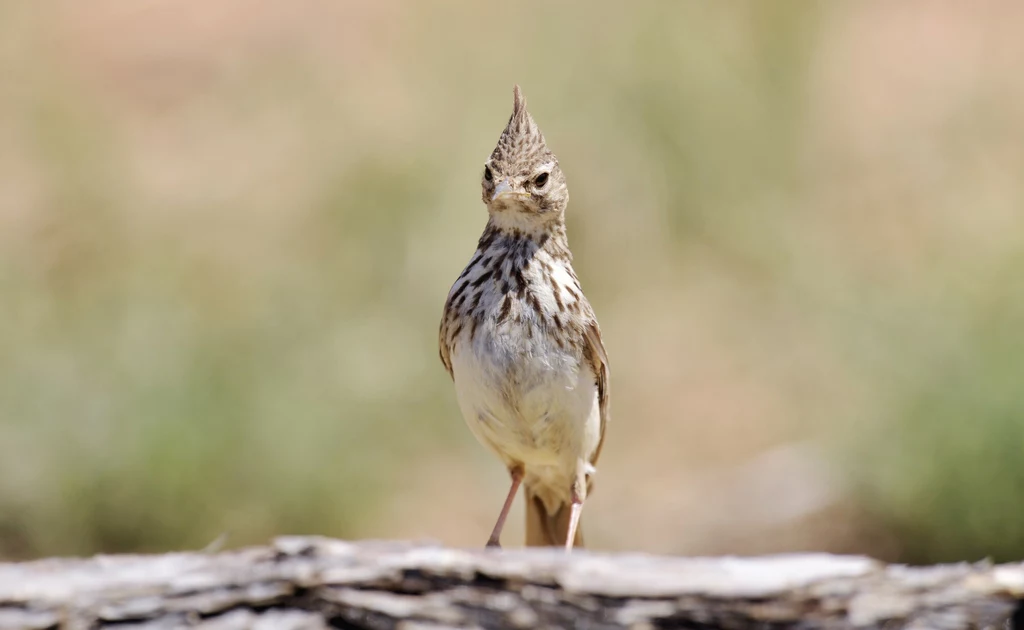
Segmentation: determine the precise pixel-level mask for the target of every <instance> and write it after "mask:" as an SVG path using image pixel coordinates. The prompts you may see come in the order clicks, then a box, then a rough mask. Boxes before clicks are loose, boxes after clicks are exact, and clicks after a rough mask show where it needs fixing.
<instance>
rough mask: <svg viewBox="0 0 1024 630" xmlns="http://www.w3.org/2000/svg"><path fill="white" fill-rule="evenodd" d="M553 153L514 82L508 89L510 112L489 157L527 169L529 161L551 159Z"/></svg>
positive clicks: (520, 90)
mask: <svg viewBox="0 0 1024 630" xmlns="http://www.w3.org/2000/svg"><path fill="white" fill-rule="evenodd" d="M554 159H555V157H554V155H553V154H552V153H551V151H550V150H549V149H548V147H547V144H546V143H545V142H544V134H543V133H541V131H540V127H538V126H537V123H536V122H534V120H533V116H531V115H530V112H528V111H527V110H526V97H525V96H523V91H522V89H520V87H519V86H518V85H516V86H515V88H514V89H513V90H512V116H511V117H509V119H508V124H507V125H506V126H505V130H504V131H502V132H501V137H500V138H498V146H496V147H494V152H493V153H491V160H492V161H494V162H499V163H502V164H505V165H513V164H514V165H516V166H518V167H519V168H520V169H523V170H528V169H529V168H530V166H531V165H535V164H538V163H542V162H546V161H552V160H554Z"/></svg>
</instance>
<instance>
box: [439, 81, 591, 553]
mask: <svg viewBox="0 0 1024 630" xmlns="http://www.w3.org/2000/svg"><path fill="white" fill-rule="evenodd" d="M514 96H515V98H514V104H513V112H512V116H511V118H510V119H509V122H508V124H507V126H506V127H505V130H504V131H503V132H502V134H501V137H500V138H499V140H498V144H497V146H496V147H495V149H494V151H493V152H492V153H491V156H490V158H489V159H488V160H487V162H486V164H485V166H484V177H483V182H482V189H483V190H482V198H483V201H484V203H485V204H486V205H487V208H488V215H489V217H488V221H487V226H486V227H485V228H484V232H483V235H482V236H481V237H480V241H479V243H478V245H477V250H476V252H475V253H474V255H473V257H472V259H471V260H470V262H469V264H468V265H467V266H466V268H465V270H464V271H463V272H462V274H461V275H460V276H459V278H458V279H457V280H456V281H455V284H454V285H453V286H452V288H451V291H450V292H449V293H448V299H447V300H446V302H445V307H444V315H443V317H442V319H441V328H440V334H439V345H440V354H441V361H442V363H443V364H444V366H445V368H446V369H447V370H448V372H449V373H450V374H451V375H452V378H453V380H454V382H455V390H456V396H457V398H458V401H459V407H460V409H461V411H462V414H463V416H464V417H465V420H466V423H467V424H468V425H469V427H470V429H471V430H472V431H473V433H474V435H475V436H476V437H477V439H478V440H480V442H481V443H483V444H484V445H485V446H487V447H488V448H489V449H490V450H492V451H493V452H494V453H495V454H497V455H498V457H500V458H501V459H502V461H503V462H504V463H505V465H506V466H507V467H508V469H509V471H510V473H511V475H512V478H513V484H512V488H511V490H510V493H509V497H508V499H507V500H506V503H505V507H504V508H503V509H502V512H501V515H500V516H499V519H498V523H497V524H496V526H495V530H494V532H493V533H492V536H491V539H490V540H489V541H488V544H489V545H497V539H498V536H499V535H500V532H501V528H502V525H503V524H504V518H505V516H506V514H507V512H508V507H509V505H510V504H511V500H512V498H513V497H514V495H515V492H516V490H517V488H518V485H519V483H520V480H521V482H522V484H523V485H524V486H525V493H526V497H527V544H528V545H559V544H567V547H572V546H573V544H574V543H575V544H576V545H579V544H581V543H582V536H581V535H580V532H579V530H576V536H574V537H573V538H574V540H567V534H568V530H569V529H572V528H571V527H570V525H569V523H570V521H571V520H572V519H571V516H572V514H573V513H574V512H575V515H576V516H575V518H576V519H578V517H579V511H580V509H581V508H582V504H583V500H584V499H585V498H586V494H587V489H588V486H589V485H590V479H591V476H592V474H593V473H594V471H595V469H594V464H595V462H596V461H597V457H598V455H599V453H600V450H601V445H602V442H603V438H604V431H605V425H606V424H607V420H608V361H607V357H606V355H605V350H604V346H603V344H602V341H601V333H600V329H599V327H598V324H597V319H596V318H595V316H594V312H593V309H592V308H591V306H590V303H589V302H587V299H586V297H585V296H584V295H583V291H582V289H581V288H580V284H579V280H578V278H577V277H576V273H575V271H574V270H573V268H572V254H571V253H570V251H569V246H568V241H567V239H566V233H565V207H566V205H567V204H568V200H569V193H568V188H567V187H566V183H565V176H564V174H563V173H562V171H561V169H560V168H559V165H558V160H557V158H556V157H555V156H554V154H553V153H551V151H550V150H549V149H548V148H547V144H546V143H545V141H544V136H543V134H541V132H540V129H539V128H538V127H537V125H536V123H535V122H534V120H533V117H532V116H530V114H529V113H528V112H527V110H526V103H525V100H524V99H523V96H522V92H521V91H520V89H519V86H516V88H515V91H514ZM574 505H575V508H574V507H573V506H574Z"/></svg>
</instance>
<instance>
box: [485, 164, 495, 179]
mask: <svg viewBox="0 0 1024 630" xmlns="http://www.w3.org/2000/svg"><path fill="white" fill-rule="evenodd" d="M484 179H486V180H487V181H491V180H493V179H494V175H492V174H491V168H490V167H489V166H485V167H484Z"/></svg>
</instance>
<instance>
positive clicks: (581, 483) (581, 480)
mask: <svg viewBox="0 0 1024 630" xmlns="http://www.w3.org/2000/svg"><path fill="white" fill-rule="evenodd" d="M586 498H587V476H586V464H585V463H584V462H583V460H580V461H579V462H578V463H577V464H576V479H575V480H574V481H573V482H572V506H571V507H570V512H569V531H568V532H567V533H566V537H565V552H566V553H569V552H570V551H572V545H573V543H574V542H575V541H576V530H577V529H579V526H580V513H582V512H583V501H584V500H586Z"/></svg>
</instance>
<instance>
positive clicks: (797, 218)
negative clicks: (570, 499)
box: [0, 0, 1024, 562]
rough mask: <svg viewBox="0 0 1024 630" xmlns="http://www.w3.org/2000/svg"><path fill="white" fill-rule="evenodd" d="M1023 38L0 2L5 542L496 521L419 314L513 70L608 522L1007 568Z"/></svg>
mask: <svg viewBox="0 0 1024 630" xmlns="http://www.w3.org/2000/svg"><path fill="white" fill-rule="evenodd" d="M1022 20H1024V5H1021V4H1018V3H1012V2H1009V1H1007V2H1002V3H999V2H997V3H986V4H985V5H984V6H983V7H982V6H975V5H971V4H942V5H937V4H933V3H923V2H905V3H888V2H882V1H875V2H859V3H816V4H815V3H795V2H778V3H746V2H744V3H740V2H714V3H697V2H675V1H673V2H650V3H641V4H633V5H629V4H627V3H621V2H611V1H605V2H587V3H568V2H567V3H545V2H530V1H528V2H521V3H517V4H516V5H515V6H514V7H508V6H504V5H501V4H500V3H489V2H470V1H467V0H452V1H449V2H440V3H422V2H414V1H412V0H406V1H397V0H385V1H382V2H378V1H372V2H371V1H360V2H345V1H343V2H337V1H333V0H300V1H296V2H266V3H255V4H254V3H252V2H244V1H243V0H216V1H209V0H187V1H184V2H182V1H178V2H172V1H171V0H146V1H143V0H134V1H130V2H129V1H127V0H92V1H90V2H88V3H86V2H72V1H71V0H66V1H54V2H34V3H17V2H5V3H0V557H2V558H22V557H34V556H41V555H53V554H71V553H74V554H83V553H91V552H97V551H106V552H117V551H133V550H169V549H182V548H197V547H202V546H204V545H206V544H207V543H210V542H211V541H212V540H214V539H215V538H217V537H218V536H219V535H221V534H226V535H227V542H228V544H229V545H231V546H237V545H243V544H251V543H258V542H264V541H266V540H267V539H268V538H269V537H271V536H274V535H278V534H285V533H289V534H298V533H317V534H325V535H331V536H339V537H355V538H390V537H403V538H417V539H424V538H430V539H437V540H441V541H443V542H445V543H448V544H453V545H459V546H467V547H476V546H479V545H482V544H483V542H484V540H485V538H486V535H487V533H488V531H489V529H490V526H491V524H492V522H493V519H494V517H495V515H496V513H497V510H498V508H499V507H500V503H501V500H502V498H503V496H504V492H505V490H506V488H507V485H506V484H507V475H506V473H505V471H504V470H503V469H502V467H501V466H500V465H499V464H498V462H497V461H496V460H494V459H493V458H492V457H491V455H490V454H489V453H487V452H486V451H484V449H483V448H482V447H480V446H479V445H477V444H476V443H475V441H474V440H473V438H472V436H471V435H470V433H469V431H468V430H467V429H466V428H465V426H464V425H463V421H462V419H461V417H460V415H459V412H458V409H457V407H456V403H455V396H454V391H453V389H452V385H451V382H450V380H449V378H448V375H447V374H446V373H445V372H444V370H443V369H442V367H441V365H440V362H439V361H438V359H437V350H436V343H437V333H436V331H437V324H438V321H439V318H440V315H441V307H442V305H443V302H444V298H445V295H446V294H447V291H448V289H449V287H450V285H451V283H452V281H453V280H454V279H455V278H456V276H457V275H458V273H459V272H460V271H461V269H462V266H463V265H464V264H465V263H466V262H467V261H468V259H469V257H470V255H471V253H472V250H473V248H474V246H475V242H476V238H477V237H478V235H479V233H480V231H481V229H482V227H483V224H484V222H485V216H486V215H485V210H484V208H483V206H482V205H481V203H480V199H479V188H478V186H479V179H480V169H481V165H482V163H483V161H484V160H485V159H486V157H487V156H488V155H489V153H490V151H491V149H492V148H493V145H494V143H495V141H496V140H497V137H498V135H499V133H500V131H501V129H502V127H503V126H504V124H505V122H506V121H507V118H508V115H509V112H510V110H511V104H512V86H513V84H514V83H517V82H518V83H520V84H521V85H522V86H523V89H524V91H525V94H526V96H527V98H528V100H529V103H530V109H531V111H532V113H533V115H534V117H535V118H536V120H537V121H538V123H539V124H540V126H541V128H542V129H543V130H544V132H545V134H546V136H547V139H548V142H549V144H550V146H551V147H552V148H553V150H554V151H555V152H556V153H557V155H558V156H559V158H560V161H561V163H562V166H563V168H564V170H565V172H566V174H567V177H568V181H569V186H570V190H571V195H572V201H571V203H570V207H569V211H568V221H569V236H570V242H571V244H572V246H573V249H574V251H575V254H576V261H577V271H578V272H579V275H580V277H581V280H582V282H583V286H584V288H585V290H586V291H587V294H588V295H589V296H590V299H591V302H592V303H593V304H594V306H595V308H596V310H597V313H598V315H599V317H600V320H601V323H602V327H603V329H604V334H605V339H606V344H607V348H608V353H609V356H610V358H611V363H612V383H613V385H612V413H613V419H612V424H611V426H610V428H609V435H608V440H607V442H606V446H605V449H604V452H603V455H602V460H601V466H600V474H599V477H598V479H597V486H596V491H595V492H594V494H593V495H592V497H591V499H590V501H588V504H587V510H586V519H585V521H586V529H587V535H588V542H589V544H590V545H591V546H593V547H597V548H602V549H622V550H625V549H642V550H649V551H657V552H671V553H686V554H701V553H742V554H746V553H763V552H772V551H781V550H804V549H825V550H831V551H839V552H860V553H870V554H874V555H876V556H879V557H882V558H886V559H893V560H904V561H911V562H926V561H939V560H960V559H963V560H976V559H980V558H982V557H986V556H991V557H993V558H995V559H997V560H1008V559H1020V558H1024V522H1022V521H1021V519H1020V517H1019V514H1020V511H1021V507H1020V506H1021V502H1022V501H1024V457H1022V455H1024V388H1022V384H1024V177H1022V175H1024V82H1022V81H1021V80H1020V68H1021V62H1022V60H1024V39H1021V38H1020V37H1019V28H1017V26H1018V25H1019V24H1021V23H1022ZM518 509H520V507H519V506H517V510H518ZM520 521H521V516H515V515H514V516H513V518H512V521H511V524H510V526H509V528H508V530H507V531H508V533H507V534H506V541H507V543H508V544H509V545H512V546H514V545H517V544H518V543H519V541H520V540H521V532H522V526H521V522H520Z"/></svg>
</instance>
